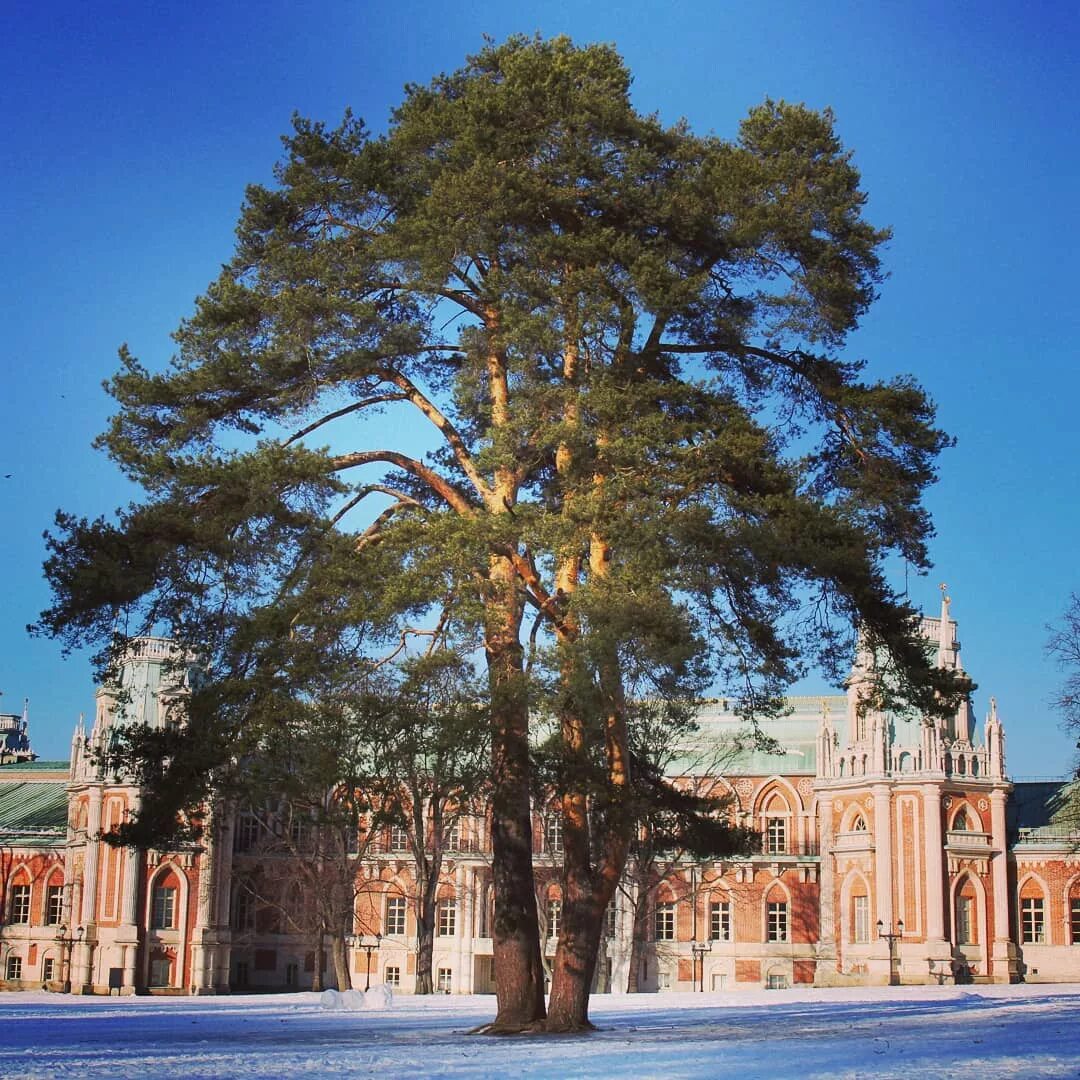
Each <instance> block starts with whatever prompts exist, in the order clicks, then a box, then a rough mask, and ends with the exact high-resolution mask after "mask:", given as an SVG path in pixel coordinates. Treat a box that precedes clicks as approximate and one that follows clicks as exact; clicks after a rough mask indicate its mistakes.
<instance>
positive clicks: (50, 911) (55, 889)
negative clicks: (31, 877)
mask: <svg viewBox="0 0 1080 1080" xmlns="http://www.w3.org/2000/svg"><path fill="white" fill-rule="evenodd" d="M63 921H64V886H63V885H46V886H45V925H46V926H60V925H61V924H62V923H63Z"/></svg>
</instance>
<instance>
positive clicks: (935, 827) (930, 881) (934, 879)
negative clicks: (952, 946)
mask: <svg viewBox="0 0 1080 1080" xmlns="http://www.w3.org/2000/svg"><path fill="white" fill-rule="evenodd" d="M922 794H923V816H924V817H925V819H926V848H925V855H926V858H925V864H926V939H927V942H928V943H941V942H943V941H944V940H945V881H944V873H943V870H942V863H943V859H944V845H943V843H942V835H941V789H940V788H939V787H938V786H937V785H936V784H926V785H924V786H923V789H922Z"/></svg>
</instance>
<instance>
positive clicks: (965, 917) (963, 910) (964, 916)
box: [956, 896, 975, 945]
mask: <svg viewBox="0 0 1080 1080" xmlns="http://www.w3.org/2000/svg"><path fill="white" fill-rule="evenodd" d="M974 916H975V898H974V897H971V896H958V897H957V898H956V944H957V945H974V944H975V919H974Z"/></svg>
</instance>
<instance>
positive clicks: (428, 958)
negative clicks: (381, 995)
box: [416, 864, 439, 994]
mask: <svg viewBox="0 0 1080 1080" xmlns="http://www.w3.org/2000/svg"><path fill="white" fill-rule="evenodd" d="M422 877H423V879H422V881H421V882H420V883H419V884H420V886H421V888H420V897H419V900H420V903H419V909H418V911H417V913H416V993H418V994H433V993H434V992H435V981H434V979H433V978H432V956H433V954H434V952H435V918H436V909H437V905H438V901H437V899H436V898H437V896H438V893H439V875H438V873H437V872H433V868H432V867H431V866H429V865H426V864H425V866H424V867H423V875H422Z"/></svg>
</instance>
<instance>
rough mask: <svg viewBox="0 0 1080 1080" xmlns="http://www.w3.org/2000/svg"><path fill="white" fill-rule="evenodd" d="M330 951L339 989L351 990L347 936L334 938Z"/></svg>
mask: <svg viewBox="0 0 1080 1080" xmlns="http://www.w3.org/2000/svg"><path fill="white" fill-rule="evenodd" d="M330 951H331V954H332V955H333V958H334V977H335V978H336V979H337V988H338V989H339V990H351V989H352V981H351V980H350V978H349V953H348V950H347V949H346V948H345V936H344V935H343V934H335V935H334V936H333V938H332V939H331V941H330Z"/></svg>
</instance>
